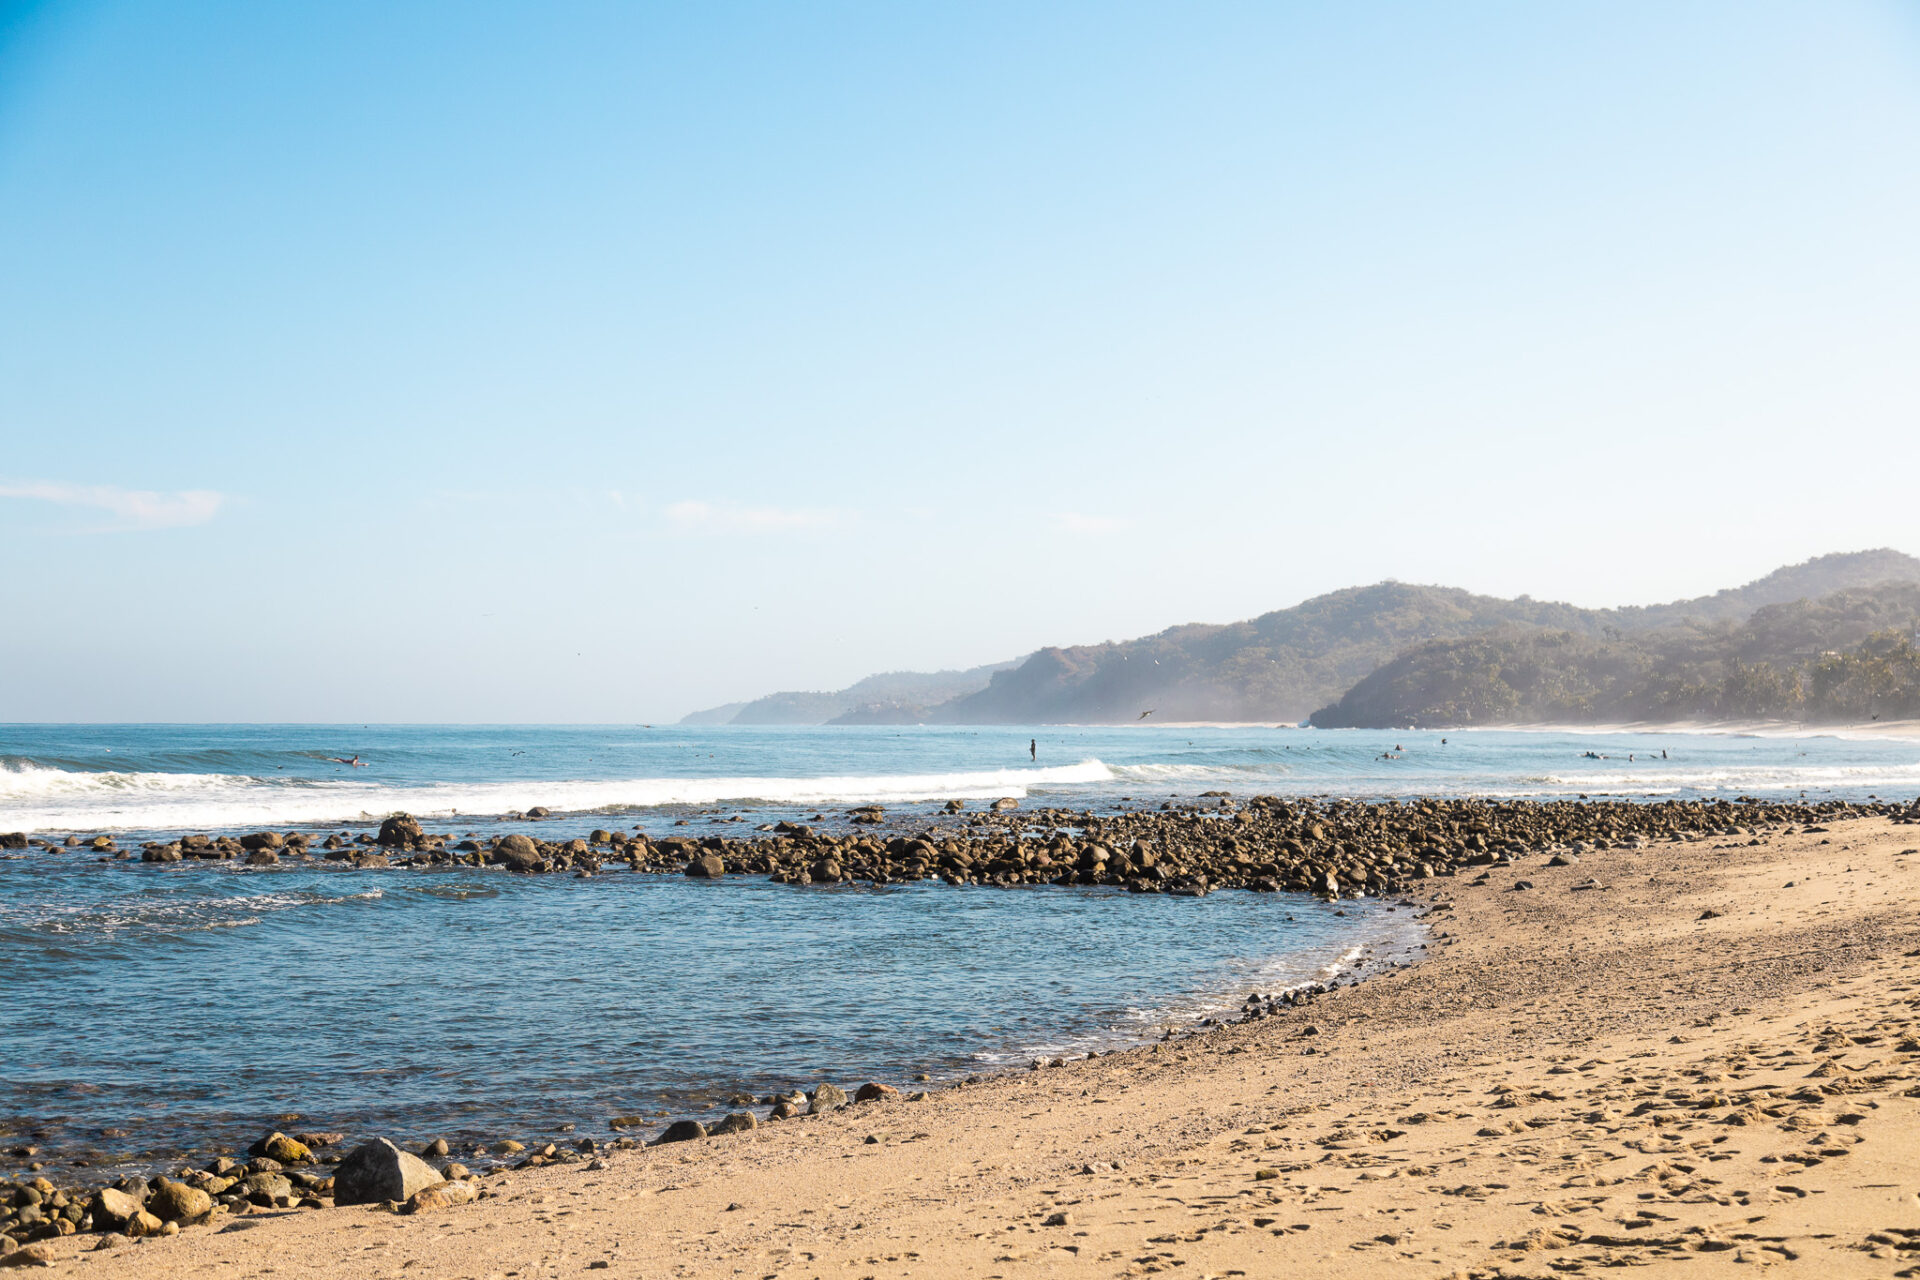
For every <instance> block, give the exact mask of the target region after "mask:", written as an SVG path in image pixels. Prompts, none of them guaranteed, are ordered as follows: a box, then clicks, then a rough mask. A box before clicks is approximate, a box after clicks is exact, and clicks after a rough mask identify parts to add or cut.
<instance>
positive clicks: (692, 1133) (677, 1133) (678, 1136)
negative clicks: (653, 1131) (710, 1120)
mask: <svg viewBox="0 0 1920 1280" xmlns="http://www.w3.org/2000/svg"><path fill="white" fill-rule="evenodd" d="M706 1136H707V1127H706V1126H705V1125H703V1124H701V1123H700V1122H699V1121H698V1120H675V1121H674V1122H673V1123H672V1124H670V1125H668V1126H667V1128H666V1131H665V1132H664V1133H662V1134H661V1135H660V1136H659V1137H658V1138H655V1139H654V1141H655V1142H656V1143H667V1142H692V1141H694V1140H695V1139H698V1138H704V1137H706Z"/></svg>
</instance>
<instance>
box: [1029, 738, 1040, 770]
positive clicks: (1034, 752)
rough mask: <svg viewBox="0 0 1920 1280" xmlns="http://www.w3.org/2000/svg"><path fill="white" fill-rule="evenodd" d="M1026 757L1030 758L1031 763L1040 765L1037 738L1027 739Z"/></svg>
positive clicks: (1038, 741) (1038, 740)
mask: <svg viewBox="0 0 1920 1280" xmlns="http://www.w3.org/2000/svg"><path fill="white" fill-rule="evenodd" d="M1027 755H1029V756H1030V757H1032V759H1033V762H1034V763H1035V764H1039V763H1040V739H1038V738H1029V739H1027Z"/></svg>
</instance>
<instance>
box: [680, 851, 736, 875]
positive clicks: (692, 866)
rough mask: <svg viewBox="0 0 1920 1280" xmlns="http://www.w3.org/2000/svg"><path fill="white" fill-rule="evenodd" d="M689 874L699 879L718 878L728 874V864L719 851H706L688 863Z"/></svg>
mask: <svg viewBox="0 0 1920 1280" xmlns="http://www.w3.org/2000/svg"><path fill="white" fill-rule="evenodd" d="M687 874H688V875H690V876H692V877H694V878H695V879H697V880H717V879H718V878H720V877H721V876H723V875H725V874H727V864H726V863H725V862H722V861H721V860H720V855H719V854H717V853H705V854H702V855H700V856H699V857H697V858H695V859H694V860H693V861H692V862H689V863H688V864H687Z"/></svg>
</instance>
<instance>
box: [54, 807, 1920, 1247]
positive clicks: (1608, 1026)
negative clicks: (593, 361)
mask: <svg viewBox="0 0 1920 1280" xmlns="http://www.w3.org/2000/svg"><path fill="white" fill-rule="evenodd" d="M1916 845H1920V827H1915V826H1912V825H1906V824H1901V823H1898V822H1896V821H1892V820H1889V819H1886V818H1882V817H1874V818H1866V819H1858V820H1853V821H1849V822H1844V823H1836V824H1834V825H1833V827H1832V828H1831V829H1830V830H1824V831H1822V830H1816V831H1812V832H1808V833H1805V834H1797V835H1791V836H1769V837H1760V838H1759V839H1758V840H1757V842H1755V843H1748V842H1747V841H1746V840H1732V839H1729V840H1724V841H1712V842H1708V841H1702V842H1698V843H1692V844H1682V843H1672V844H1656V845H1653V846H1651V847H1648V848H1645V849H1640V850H1631V851H1630V850H1613V851H1609V852H1605V853H1598V854H1591V855H1588V856H1587V857H1585V858H1583V859H1582V860H1581V862H1580V864H1579V865H1577V866H1567V867H1547V866H1545V865H1543V864H1544V861H1545V860H1544V859H1543V858H1528V859H1523V860H1522V861H1521V862H1520V863H1519V864H1518V865H1515V866H1513V867H1496V868H1492V869H1491V871H1490V873H1489V875H1488V876H1487V877H1486V878H1485V879H1484V882H1481V883H1475V882H1474V881H1475V880H1477V879H1479V877H1477V876H1475V877H1473V878H1472V879H1470V878H1469V873H1466V872H1463V873H1461V874H1460V875H1458V876H1456V877H1445V878H1441V879H1439V880H1436V881H1434V882H1432V886H1433V887H1432V889H1431V891H1430V892H1427V893H1424V894H1421V895H1416V896H1415V898H1414V900H1415V901H1420V902H1422V903H1424V904H1425V905H1426V906H1427V907H1429V908H1431V913H1430V917H1429V918H1430V920H1431V923H1432V926H1433V930H1434V944H1433V946H1432V947H1431V949H1430V958H1429V959H1428V960H1426V961H1425V962H1423V963H1421V964H1419V965H1417V966H1415V967H1413V968H1409V969H1404V970H1400V971H1398V972H1394V973H1389V974H1387V975H1384V976H1381V977H1377V978H1374V979H1372V980H1370V981H1368V982H1366V983H1364V984H1362V985H1360V986H1355V987H1349V988H1344V989H1340V990H1338V991H1337V992H1336V993H1334V994H1331V995H1329V996H1327V997H1323V998H1322V999H1320V1000H1319V1001H1317V1002H1315V1003H1314V1004H1312V1005H1310V1006H1308V1007H1305V1008H1301V1009H1297V1010H1291V1011H1288V1012H1286V1013H1284V1014H1281V1015H1279V1016H1276V1017H1270V1018H1265V1019H1261V1020H1259V1021H1256V1022H1252V1023H1247V1024H1242V1025H1234V1026H1230V1027H1226V1028H1223V1029H1220V1030H1216V1031H1211V1032H1207V1033H1204V1034H1201V1035H1196V1036H1193V1037H1191V1038H1187V1039H1179V1040H1175V1041H1173V1042H1170V1043H1166V1044H1161V1045H1157V1046H1148V1047H1145V1048H1141V1049H1137V1050H1129V1051H1126V1052H1122V1053H1117V1054H1111V1055H1108V1056H1105V1057H1102V1058H1098V1059H1094V1060H1090V1061H1086V1060H1083V1061H1079V1062H1072V1063H1068V1064H1066V1065H1064V1066H1059V1067H1048V1068H1042V1069H1039V1070H1035V1071H1032V1072H1029V1073H1022V1074H1019V1075H1015V1076H1010V1077H1002V1078H997V1079H991V1080H987V1081H984V1082H981V1083H978V1084H974V1085H967V1086H961V1087H957V1088H954V1089H951V1090H947V1091H943V1092H940V1093H936V1094H935V1095H933V1096H932V1097H931V1098H929V1099H927V1100H925V1101H921V1102H907V1101H893V1100H886V1101H878V1102H869V1103H861V1104H856V1105H854V1106H851V1107H849V1108H847V1109H845V1110H843V1111H838V1112H833V1113H830V1114H827V1115H824V1116H819V1117H810V1118H804V1119H798V1120H791V1121H787V1122H784V1123H780V1124H774V1125H768V1126H763V1127H761V1128H759V1129H757V1130H755V1131H752V1132H749V1133H744V1134H736V1135H730V1136H725V1137H717V1138H712V1139H708V1140H706V1141H704V1142H692V1143H685V1144H674V1145H669V1146H661V1147H654V1148H649V1149H645V1150H639V1151H615V1152H609V1153H607V1155H606V1157H605V1159H604V1161H603V1165H604V1167H600V1168H592V1169H589V1168H587V1167H586V1166H585V1165H582V1164H572V1165H566V1166H557V1167H554V1168H549V1169H536V1170H527V1171H520V1172H514V1173H508V1174H499V1175H494V1176H491V1177H488V1178H487V1179H486V1180H485V1185H486V1195H485V1196H484V1197H483V1198H482V1199H481V1200H479V1201H478V1202H477V1203H474V1204H471V1205H463V1206H457V1207H452V1208H447V1209H442V1210H437V1211H432V1212H426V1213H420V1214H414V1215H399V1214H396V1213H393V1212H391V1211H389V1210H388V1209H386V1208H384V1207H377V1206H375V1207H351V1208H337V1209H328V1210H321V1211H308V1212H297V1213H280V1212H274V1211H256V1212H253V1213H251V1214H249V1215H247V1216H245V1217H243V1218H239V1219H235V1220H233V1221H231V1222H227V1223H226V1224H225V1225H224V1226H223V1225H221V1219H222V1217H223V1216H224V1215H218V1216H216V1220H215V1224H214V1225H213V1226H211V1227H201V1228H191V1229H189V1230H187V1231H185V1232H183V1233H182V1234H180V1235H179V1236H176V1237H171V1238H161V1239H153V1240H147V1241H143V1242H121V1243H118V1244H116V1245H115V1246H114V1247H110V1248H105V1249H97V1248H96V1247H95V1244H96V1240H97V1238H96V1237H89V1236H84V1235H83V1236H78V1237H72V1238H69V1239H66V1240H62V1241H54V1242H50V1243H48V1244H46V1245H44V1246H41V1247H42V1248H43V1249H45V1250H46V1251H48V1252H49V1253H50V1254H51V1255H52V1258H53V1262H54V1265H55V1266H56V1267H57V1268H60V1269H62V1270H71V1271H75V1272H84V1273H86V1274H89V1275H97V1276H102V1277H109V1276H127V1277H158V1278H164V1277H173V1276H196V1277H198V1276H264V1275H273V1276H277V1277H294V1276H301V1277H304V1276H313V1277H341V1278H343V1280H345V1278H348V1277H354V1278H358V1277H367V1276H403V1275H404V1276H448V1277H476V1278H478V1277H534V1276H567V1275H573V1274H579V1273H583V1272H588V1271H605V1272H606V1273H607V1274H609V1275H612V1276H630V1277H653V1276H668V1275H672V1276H754V1277H781V1278H783V1280H784V1278H786V1277H823V1278H827V1277H838V1276H849V1277H869V1276H870V1277H876V1278H877V1277H895V1276H902V1277H904V1276H924V1277H940V1276H955V1277H959V1276H967V1277H982V1278H985V1277H995V1276H1000V1277H1011V1276H1021V1275H1058V1276H1129V1275H1146V1274H1155V1273H1169V1274H1177V1275H1181V1276H1188V1277H1201V1276H1233V1275H1249V1276H1262V1275H1316V1276H1317V1275H1325V1276H1348V1275H1368V1276H1377V1275H1409V1276H1435V1275H1439V1276H1447V1275H1466V1276H1546V1275H1552V1274H1568V1273H1574V1272H1582V1271H1590V1270H1598V1269H1601V1268H1604V1267H1609V1266H1619V1265H1640V1266H1651V1267H1653V1268H1655V1270H1656V1273H1658V1272H1660V1271H1663V1270H1674V1271H1679V1270H1682V1269H1684V1271H1685V1273H1686V1274H1688V1275H1709V1274H1719V1273H1720V1272H1721V1271H1730V1272H1732V1273H1735V1274H1743V1275H1744V1274H1748V1273H1749V1272H1751V1271H1753V1270H1754V1269H1756V1268H1772V1269H1774V1270H1777V1271H1779V1272H1781V1273H1783V1274H1797V1275H1809V1276H1841V1275H1861V1276H1883V1275H1913V1274H1920V1270H1915V1268H1920V1198H1916V1193H1917V1192H1920V1025H1917V1024H1916V1009H1917V1008H1920V982H1917V981H1916V978H1917V977H1920V916H1916V913H1915V912H1914V909H1913V906H1914V900H1915V894H1916V889H1920V854H1917V853H1915V852H1914V848H1915V846H1916ZM1536 864H1541V865H1536ZM1519 880H1525V881H1528V882H1530V883H1531V885H1532V887H1531V888H1527V889H1517V888H1515V887H1514V885H1515V883H1516V881H1519ZM1592 882H1597V883H1598V887H1586V888H1583V887H1581V886H1583V885H1588V884H1590V883H1592ZM737 1014H738V1016H743V1017H751V1016H752V1001H751V1000H743V1001H739V1002H738V1003H737ZM848 1083H849V1084H851V1083H853V1082H848Z"/></svg>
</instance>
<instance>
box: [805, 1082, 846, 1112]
mask: <svg viewBox="0 0 1920 1280" xmlns="http://www.w3.org/2000/svg"><path fill="white" fill-rule="evenodd" d="M846 1105H847V1092H846V1090H844V1089H841V1088H839V1087H837V1086H835V1085H830V1084H823V1085H821V1086H820V1087H819V1088H817V1089H815V1090H814V1091H813V1092H812V1093H810V1094H808V1095H807V1114H808V1115H810V1116H817V1115H820V1114H822V1113H823V1112H827V1111H833V1110H836V1109H838V1108H840V1107H844V1106H846Z"/></svg>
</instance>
